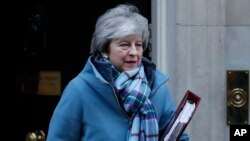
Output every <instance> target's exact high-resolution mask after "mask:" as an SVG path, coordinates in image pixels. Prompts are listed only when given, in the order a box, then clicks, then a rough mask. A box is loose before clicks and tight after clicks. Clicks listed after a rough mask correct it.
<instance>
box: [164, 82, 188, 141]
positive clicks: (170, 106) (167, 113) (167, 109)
mask: <svg viewBox="0 0 250 141" xmlns="http://www.w3.org/2000/svg"><path fill="white" fill-rule="evenodd" d="M159 91H161V92H160V93H164V97H163V99H164V101H165V102H163V103H164V110H163V113H162V115H161V118H160V122H159V125H160V137H161V136H162V135H163V133H164V130H165V129H166V127H167V125H168V124H169V122H170V120H171V118H172V116H173V115H174V113H175V110H176V103H175V102H174V100H173V98H172V95H171V93H170V91H169V89H168V86H167V85H164V86H162V87H161V88H160V89H159ZM179 141H189V136H188V134H186V133H183V134H182V135H181V136H180V138H179Z"/></svg>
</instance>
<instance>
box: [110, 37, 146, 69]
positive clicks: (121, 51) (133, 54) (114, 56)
mask: <svg viewBox="0 0 250 141" xmlns="http://www.w3.org/2000/svg"><path fill="white" fill-rule="evenodd" d="M142 45H143V41H142V38H141V37H140V36H138V35H128V36H125V37H123V38H119V39H115V40H112V41H111V43H110V45H109V53H108V54H107V56H108V58H109V60H110V61H111V63H112V64H113V65H114V66H115V67H116V69H118V70H120V71H128V70H133V69H135V68H136V67H138V66H139V65H140V63H141V59H142V54H143V46H142Z"/></svg>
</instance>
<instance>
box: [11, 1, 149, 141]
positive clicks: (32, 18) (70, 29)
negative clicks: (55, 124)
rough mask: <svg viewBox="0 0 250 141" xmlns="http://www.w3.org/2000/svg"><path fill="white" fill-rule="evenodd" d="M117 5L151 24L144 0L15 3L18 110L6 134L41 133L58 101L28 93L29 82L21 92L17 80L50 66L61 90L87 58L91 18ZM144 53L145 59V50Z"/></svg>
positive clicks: (17, 136) (21, 138)
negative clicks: (125, 6)
mask: <svg viewBox="0 0 250 141" xmlns="http://www.w3.org/2000/svg"><path fill="white" fill-rule="evenodd" d="M119 3H133V4H135V5H136V6H137V7H138V8H139V9H140V11H141V14H142V15H144V16H145V17H147V18H148V20H149V23H151V1H150V0H105V1H102V0H90V1H69V0H68V1H52V0H51V1H46V0H25V2H20V4H19V5H17V7H18V8H17V21H18V26H17V27H18V31H20V34H17V35H18V41H19V42H18V46H16V48H15V52H16V53H17V56H16V58H17V59H16V94H17V105H16V107H15V110H16V112H18V116H17V117H15V120H16V122H17V124H16V125H15V126H16V127H15V128H16V129H17V130H19V131H16V133H15V136H13V137H12V138H15V140H18V141H24V140H25V136H26V134H27V133H28V132H31V131H35V130H43V131H44V132H45V134H47V130H48V124H49V120H50V118H51V115H52V113H53V110H54V108H55V106H56V104H57V102H58V101H59V99H60V96H46V95H37V94H35V93H32V91H35V90H36V85H35V84H36V83H33V82H32V84H34V87H30V89H31V90H30V92H23V91H22V90H21V89H22V88H21V87H22V83H23V81H26V80H27V77H30V76H36V75H37V73H38V72H39V71H42V70H56V71H60V72H61V73H62V82H61V87H62V90H63V88H64V87H65V86H66V85H67V83H68V82H69V81H70V79H72V78H73V77H74V76H76V75H77V74H78V73H79V72H80V71H81V70H82V69H83V67H84V64H85V62H86V61H87V58H88V56H89V47H90V41H91V36H92V33H93V32H94V26H95V22H96V20H97V17H98V16H99V15H100V14H102V13H103V12H104V11H106V10H107V9H109V8H111V7H114V6H115V5H117V4H119ZM144 56H145V57H147V58H149V59H150V57H149V56H148V50H147V51H146V52H145V54H144ZM33 89H34V90H33ZM13 129H14V128H13Z"/></svg>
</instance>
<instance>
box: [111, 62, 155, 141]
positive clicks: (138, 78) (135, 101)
mask: <svg viewBox="0 0 250 141" xmlns="http://www.w3.org/2000/svg"><path fill="white" fill-rule="evenodd" d="M114 76H117V75H114ZM115 87H116V89H117V90H118V95H120V97H121V99H122V102H123V106H124V109H125V110H126V112H128V113H132V124H131V127H130V131H129V135H128V141H158V132H159V127H158V122H157V119H156V114H155V111H154V107H153V105H152V103H151V101H150V100H149V98H148V97H149V94H150V92H151V89H150V88H149V86H148V83H147V79H146V76H145V73H144V67H143V65H141V66H140V67H138V68H136V69H134V70H131V71H125V72H122V73H120V74H119V75H118V77H117V78H116V79H115Z"/></svg>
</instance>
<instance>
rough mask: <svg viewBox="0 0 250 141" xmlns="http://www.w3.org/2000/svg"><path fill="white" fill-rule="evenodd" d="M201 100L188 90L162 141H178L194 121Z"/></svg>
mask: <svg viewBox="0 0 250 141" xmlns="http://www.w3.org/2000/svg"><path fill="white" fill-rule="evenodd" d="M200 100H201V98H200V97H199V96H197V95H196V94H194V93H193V92H191V91H190V90H188V91H187V92H186V94H185V95H184V97H183V98H182V100H181V102H180V104H179V106H178V107H177V109H176V112H175V114H174V115H173V117H172V119H171V120H170V122H169V124H168V126H167V128H166V129H165V132H164V134H163V136H162V137H161V139H160V141H176V140H178V138H179V137H180V135H181V134H182V133H183V131H184V130H185V128H186V127H187V125H188V124H189V122H190V120H191V119H192V117H193V115H194V113H195V111H196V109H197V107H198V105H199V103H200Z"/></svg>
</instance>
